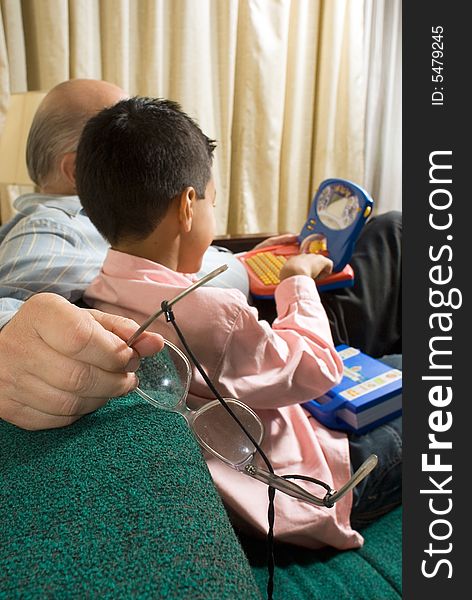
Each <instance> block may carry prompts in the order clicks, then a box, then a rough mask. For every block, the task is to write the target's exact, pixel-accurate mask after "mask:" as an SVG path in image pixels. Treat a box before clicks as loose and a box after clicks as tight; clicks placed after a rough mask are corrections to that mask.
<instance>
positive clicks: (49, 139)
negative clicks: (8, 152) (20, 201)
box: [26, 108, 91, 186]
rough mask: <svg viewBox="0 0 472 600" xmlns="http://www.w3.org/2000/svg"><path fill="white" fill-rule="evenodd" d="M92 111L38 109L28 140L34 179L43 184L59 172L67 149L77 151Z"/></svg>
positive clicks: (30, 166) (37, 183)
mask: <svg viewBox="0 0 472 600" xmlns="http://www.w3.org/2000/svg"><path fill="white" fill-rule="evenodd" d="M90 116H91V115H90V113H85V112H68V113H62V114H60V113H59V114H58V113H56V114H53V113H51V112H50V111H47V110H41V108H40V109H39V110H38V111H37V112H36V114H35V116H34V118H33V122H32V124H31V129H30V131H29V134H28V140H27V142H26V165H27V167H28V173H29V176H30V177H31V179H32V180H33V181H34V183H36V185H39V186H42V185H44V184H45V183H46V181H47V180H48V179H50V180H51V179H55V178H56V177H57V175H58V171H57V168H58V161H59V159H60V158H61V157H62V156H63V155H64V154H66V153H67V152H75V151H76V150H77V145H78V143H79V138H80V135H81V133H82V130H83V128H84V126H85V123H86V122H87V121H88V119H89V118H90Z"/></svg>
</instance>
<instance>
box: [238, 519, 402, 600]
mask: <svg viewBox="0 0 472 600" xmlns="http://www.w3.org/2000/svg"><path fill="white" fill-rule="evenodd" d="M362 534H363V536H364V538H365V544H364V546H363V547H362V548H360V549H358V550H348V551H345V552H337V551H335V550H332V549H328V548H326V549H323V550H312V551H310V550H306V549H302V548H297V547H295V546H291V545H281V544H280V545H278V546H276V549H275V559H276V571H275V578H274V589H275V593H274V600H305V599H310V600H399V599H400V598H401V597H402V591H401V590H402V508H401V507H399V508H397V509H395V510H393V511H392V512H390V513H388V514H387V515H385V516H383V517H382V518H381V519H379V520H377V521H375V522H374V523H372V524H371V525H369V526H368V527H366V528H365V529H363V531H362ZM241 541H242V543H243V547H244V548H245V550H246V553H247V555H248V557H249V562H250V563H251V565H252V567H253V572H254V575H255V577H256V580H257V583H258V585H259V587H260V589H261V592H262V593H265V589H266V585H267V573H266V563H265V546H264V543H263V542H260V541H255V540H253V539H251V538H248V537H241Z"/></svg>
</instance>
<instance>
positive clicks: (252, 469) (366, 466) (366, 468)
mask: <svg viewBox="0 0 472 600" xmlns="http://www.w3.org/2000/svg"><path fill="white" fill-rule="evenodd" d="M377 460H378V459H377V456H376V455H375V454H371V455H370V456H369V458H368V459H367V460H366V461H365V462H364V463H362V465H361V466H360V467H359V468H358V469H357V471H356V472H355V473H354V474H353V475H352V477H351V478H350V479H349V481H347V482H346V483H345V484H344V485H343V487H342V488H341V489H340V490H339V491H332V492H328V493H327V494H326V495H325V497H324V498H318V497H317V496H314V495H313V494H310V492H307V491H306V490H304V489H303V488H302V487H300V486H299V485H297V484H296V483H293V482H292V481H288V480H287V479H284V478H283V477H280V476H279V475H275V474H273V473H269V472H268V471H265V470H264V469H260V468H259V467H256V466H255V465H247V466H246V467H245V469H244V472H245V473H246V475H249V476H250V477H253V478H254V479H257V480H259V481H262V482H263V483H266V484H267V485H270V486H271V487H274V488H275V489H277V490H279V491H281V492H284V493H285V494H288V495H289V496H292V497H293V498H298V499H299V500H304V501H305V502H308V503H310V504H315V505H316V506H326V507H328V508H331V507H332V506H334V503H335V502H337V501H338V500H340V499H341V498H342V497H343V496H345V495H346V494H347V493H348V492H349V491H350V490H351V489H352V488H353V487H355V486H356V485H357V484H358V483H359V482H360V481H362V479H364V477H366V476H367V475H368V474H369V473H370V472H371V471H372V469H373V468H374V467H375V465H376V464H377Z"/></svg>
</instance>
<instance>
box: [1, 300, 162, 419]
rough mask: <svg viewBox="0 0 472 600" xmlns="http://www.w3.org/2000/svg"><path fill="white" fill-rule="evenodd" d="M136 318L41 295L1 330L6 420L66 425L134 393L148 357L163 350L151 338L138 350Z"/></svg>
mask: <svg viewBox="0 0 472 600" xmlns="http://www.w3.org/2000/svg"><path fill="white" fill-rule="evenodd" d="M136 328H137V324H136V323H135V322H134V321H132V320H129V319H124V318H122V317H114V316H110V315H104V314H102V313H99V312H98V311H87V310H84V309H80V308H77V307H76V306H73V305H71V304H70V303H69V302H68V301H66V300H64V299H63V298H62V297H60V296H57V295H55V294H37V295H35V296H33V297H32V298H31V299H30V300H28V301H27V302H25V304H24V305H23V306H22V308H21V309H20V310H19V311H18V312H17V314H16V315H15V316H14V317H13V318H12V320H11V321H10V322H9V323H8V324H7V325H5V326H4V328H3V329H2V330H1V332H0V357H1V361H0V418H3V419H4V420H7V421H9V422H11V423H14V424H17V425H18V426H20V427H23V428H27V429H38V428H39V429H44V428H49V427H61V426H64V425H67V424H69V423H70V422H72V420H74V419H76V418H77V416H80V415H82V414H85V413H87V412H90V411H92V410H95V409H96V408H98V407H99V406H101V405H103V404H105V403H106V402H107V401H108V399H109V398H111V397H113V396H121V395H124V394H126V393H128V392H129V391H130V390H132V389H134V388H135V386H136V384H137V378H136V376H135V374H134V373H133V372H132V371H134V370H136V369H137V368H138V366H139V356H140V355H141V353H142V354H143V355H145V354H152V353H153V352H156V351H159V350H160V349H161V348H162V346H163V340H162V338H161V336H159V335H157V334H152V333H146V334H145V335H144V336H143V338H142V339H141V340H140V343H139V344H138V346H137V350H135V349H132V348H129V347H128V346H127V345H126V342H125V340H124V338H127V337H129V334H130V333H131V332H132V331H134V330H135V329H136Z"/></svg>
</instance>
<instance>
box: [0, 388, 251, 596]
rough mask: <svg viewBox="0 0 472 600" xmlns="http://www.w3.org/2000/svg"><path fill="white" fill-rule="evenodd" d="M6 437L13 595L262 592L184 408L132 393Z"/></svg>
mask: <svg viewBox="0 0 472 600" xmlns="http://www.w3.org/2000/svg"><path fill="white" fill-rule="evenodd" d="M0 439H1V440H2V443H1V445H0V474H1V486H0V531H1V535H0V573H1V575H0V581H1V592H2V593H3V594H4V595H5V597H9V598H10V597H18V596H21V597H25V598H26V597H28V598H44V597H48V598H112V597H113V598H200V599H205V600H208V599H215V600H221V599H231V600H232V599H233V598H251V599H252V598H260V595H259V592H258V590H257V587H256V585H255V581H254V579H253V577H252V573H251V570H250V567H249V565H248V562H247V559H246V558H245V555H244V553H243V552H242V549H241V546H240V544H239V542H238V541H237V538H236V536H235V534H234V531H233V529H232V527H231V525H230V523H229V520H228V518H227V515H226V512H225V510H224V508H223V505H222V502H221V500H220V498H219V496H218V494H217V492H216V490H215V488H214V486H213V483H212V480H211V478H210V475H209V472H208V469H207V466H206V464H205V462H204V460H203V458H202V455H201V452H200V449H199V447H198V445H197V443H196V441H195V440H194V438H193V436H192V435H191V433H190V431H189V430H188V428H187V427H186V425H185V423H184V421H183V419H182V418H181V417H180V416H179V415H176V414H173V413H167V412H165V411H160V410H157V409H155V408H153V407H151V406H150V405H148V404H147V403H146V402H144V401H142V400H141V399H140V398H139V397H138V396H137V395H136V394H130V395H129V396H126V397H124V398H117V399H113V400H112V401H110V402H109V403H108V405H107V406H105V407H104V408H102V409H100V410H98V411H96V412H95V413H93V414H90V415H87V416H85V417H83V418H82V419H80V420H79V421H77V422H76V423H74V424H73V425H71V426H69V427H65V428H62V429H57V430H49V431H39V432H29V431H23V430H21V429H18V428H17V427H14V426H13V425H10V424H8V423H5V422H4V421H1V420H0ZM0 595H1V594H0Z"/></svg>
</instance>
